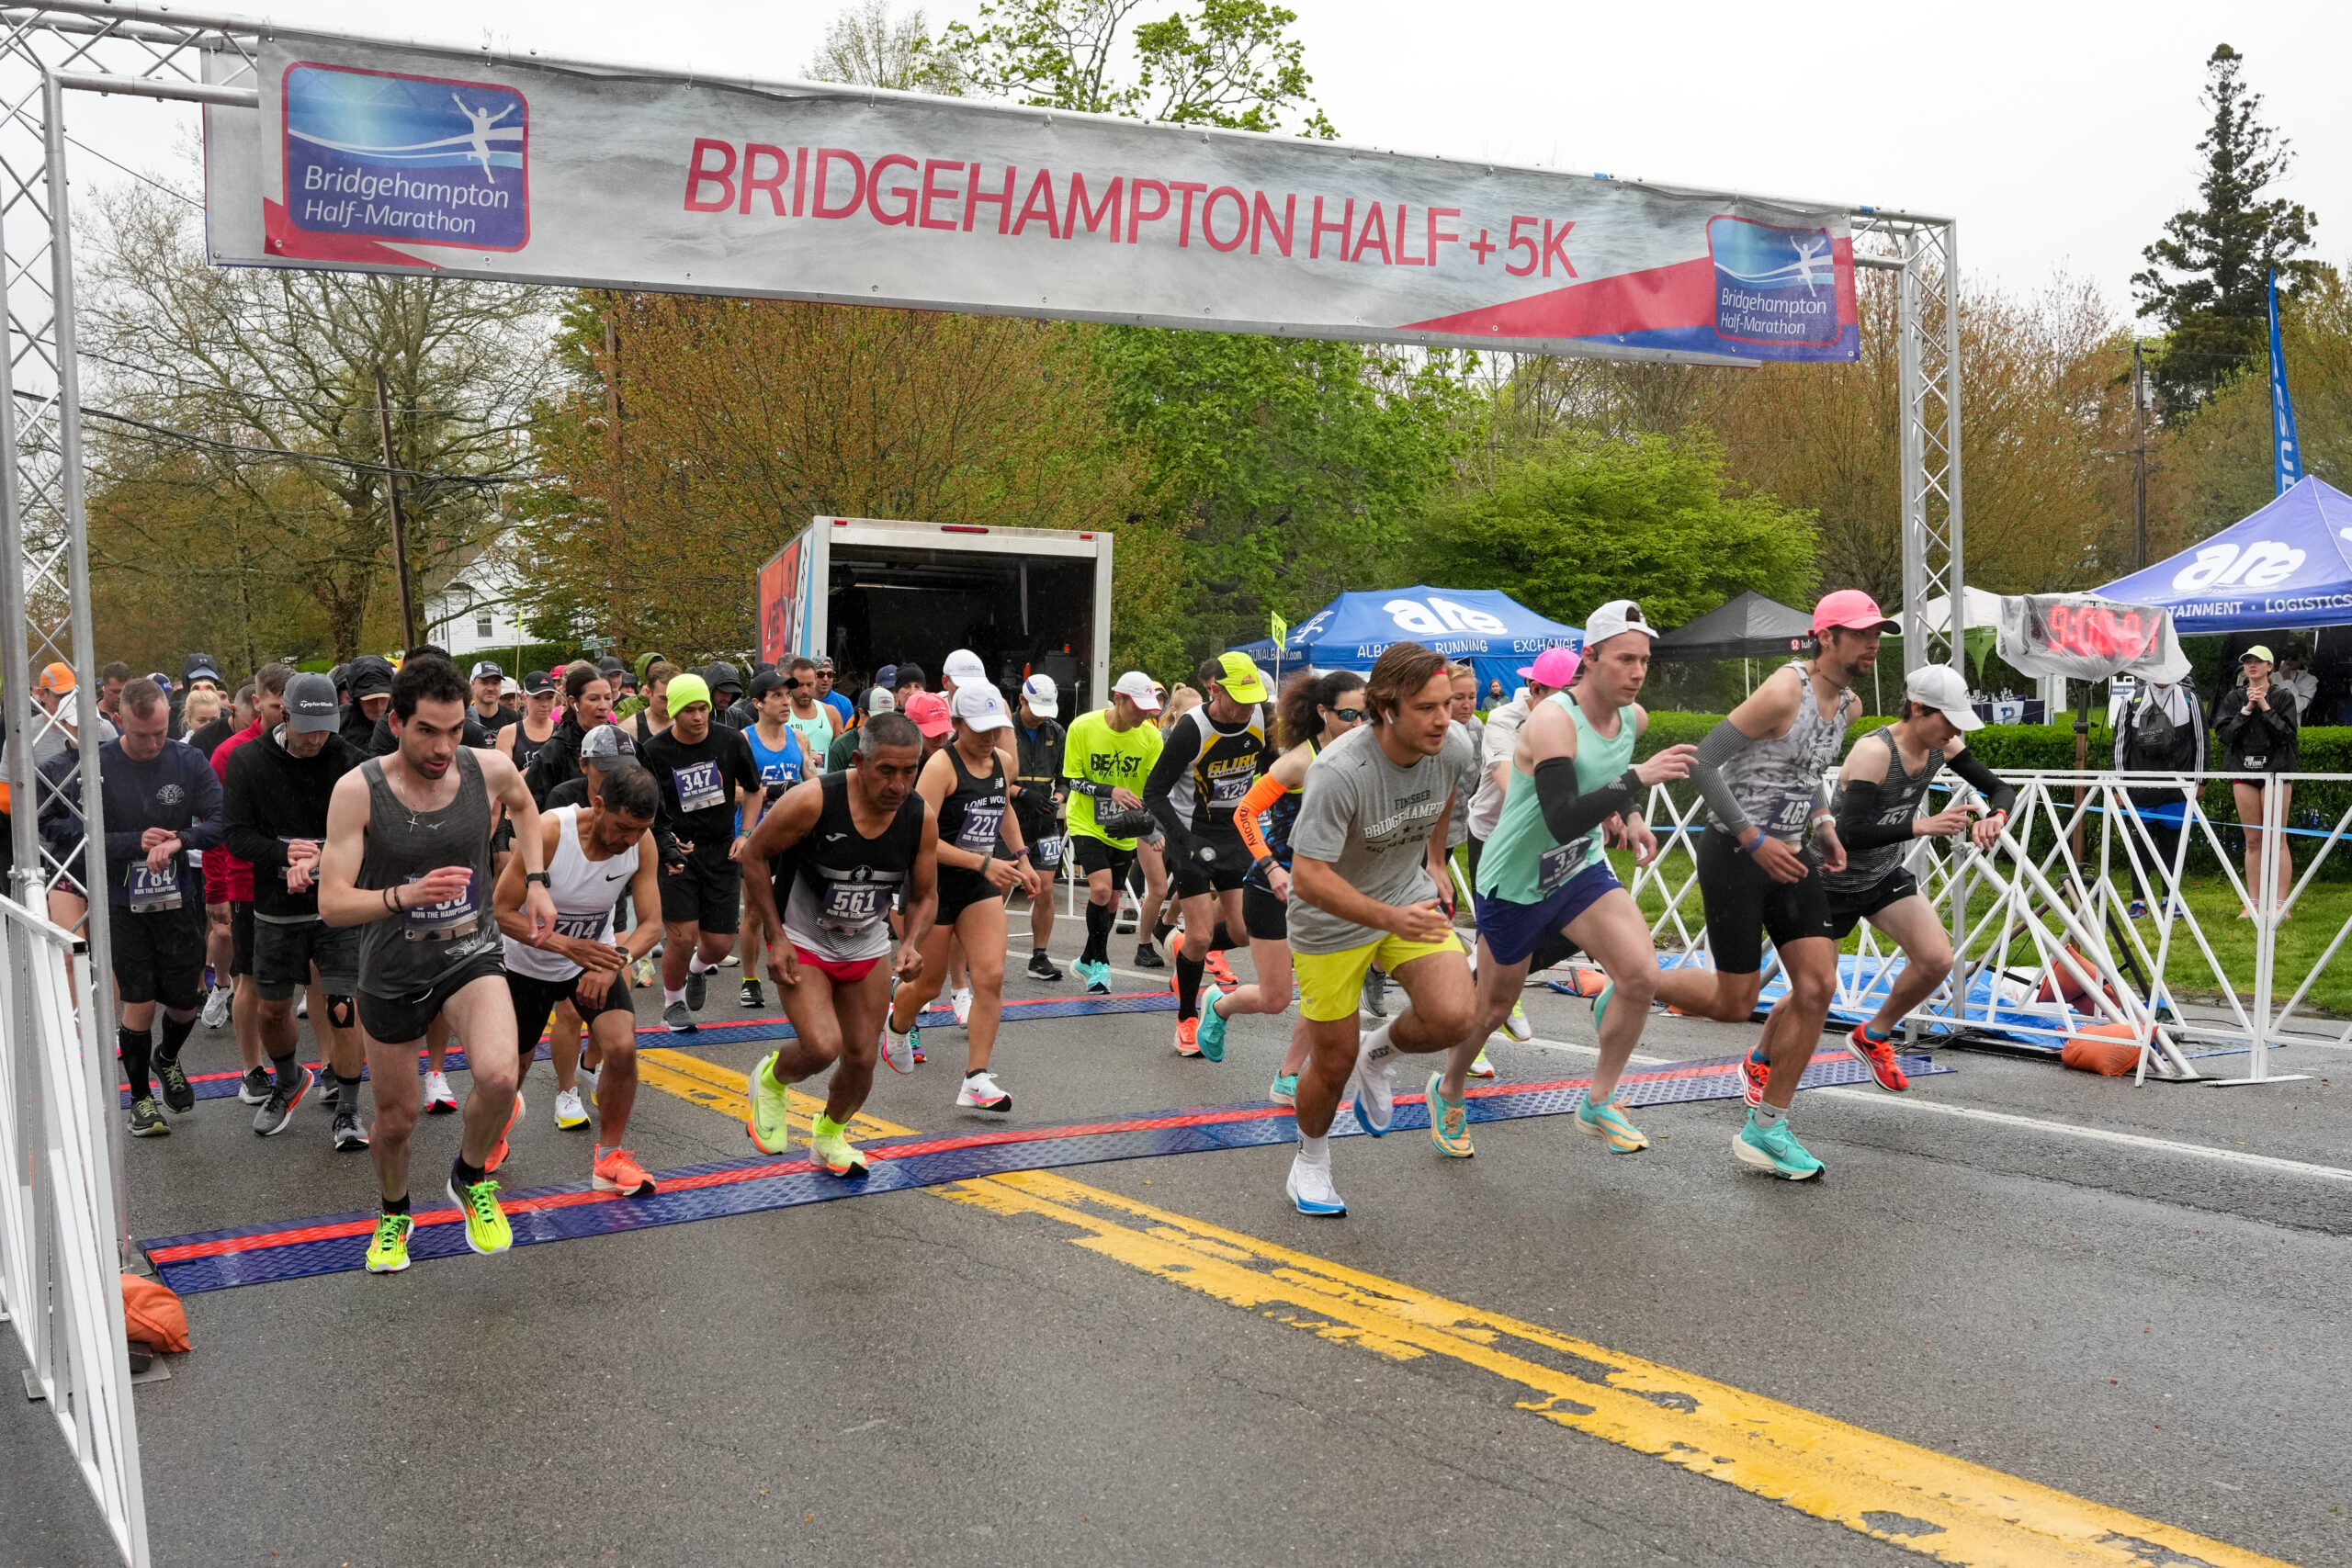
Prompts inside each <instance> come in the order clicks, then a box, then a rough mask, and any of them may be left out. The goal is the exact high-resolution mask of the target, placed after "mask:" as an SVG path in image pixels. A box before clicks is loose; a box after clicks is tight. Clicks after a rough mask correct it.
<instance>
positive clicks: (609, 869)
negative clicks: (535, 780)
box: [503, 806, 638, 980]
mask: <svg viewBox="0 0 2352 1568" xmlns="http://www.w3.org/2000/svg"><path fill="white" fill-rule="evenodd" d="M581 809H582V808H581V807H577V806H560V807H556V808H555V809H554V810H553V811H550V812H548V816H549V817H551V818H554V819H555V821H556V823H557V829H556V842H555V854H554V856H553V857H552V858H551V859H549V860H548V897H549V898H552V899H553V900H555V934H556V935H558V936H568V937H571V938H574V939H576V940H578V941H581V942H603V943H607V944H609V943H610V942H612V940H613V906H614V905H615V904H616V903H617V902H618V901H619V899H620V896H621V895H622V894H623V893H624V892H626V891H628V886H629V879H630V878H631V877H633V876H635V875H636V874H637V852H638V846H637V845H636V844H631V845H629V847H628V849H626V850H624V851H622V852H620V853H619V854H616V855H614V856H611V857H610V858H609V859H605V860H590V859H589V858H588V852H587V851H586V850H584V849H582V847H581V843H580V813H581ZM503 940H504V941H505V943H506V967H507V968H508V969H510V970H512V971H513V972H514V973H515V974H517V975H529V976H534V977H536V978H537V979H541V980H569V979H571V978H573V977H574V976H577V975H579V973H580V965H579V964H574V963H573V962H572V961H571V959H569V958H566V957H564V956H563V955H562V954H561V953H551V952H549V951H548V950H547V949H546V948H543V947H533V946H532V945H531V944H530V943H528V942H516V941H515V939H514V938H513V937H511V936H510V937H506V938H504V939H503Z"/></svg>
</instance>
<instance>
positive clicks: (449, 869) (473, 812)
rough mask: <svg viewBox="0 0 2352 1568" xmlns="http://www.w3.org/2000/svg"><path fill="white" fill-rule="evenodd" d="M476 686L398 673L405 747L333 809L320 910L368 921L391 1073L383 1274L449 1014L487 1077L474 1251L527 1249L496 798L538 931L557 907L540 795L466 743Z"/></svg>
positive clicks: (351, 921)
mask: <svg viewBox="0 0 2352 1568" xmlns="http://www.w3.org/2000/svg"><path fill="white" fill-rule="evenodd" d="M468 695H469V694H468V692H467V688H466V682H465V680H464V678H463V677H462V676H460V675H459V674H458V671H457V667H456V666H455V665H453V664H451V663H450V662H449V661H448V660H446V659H439V658H435V657H432V656H430V655H426V656H424V657H418V658H412V659H411V660H409V661H408V662H407V663H406V664H404V665H402V666H401V671H400V673H399V674H398V675H396V676H395V677H394V678H393V680H392V706H391V716H390V727H391V731H392V736H393V739H394V740H395V741H396V742H397V743H398V745H397V749H396V750H394V751H393V752H392V754H391V755H390V756H388V757H381V758H377V759H374V760H372V761H368V763H366V764H365V765H363V766H361V767H358V768H355V769H353V770H352V771H351V772H350V773H345V775H344V776H343V778H342V779H341V780H340V781H338V782H337V783H336V784H335V788H334V797H333V799H332V800H331V801H330V802H329V804H328V807H327V842H326V848H325V849H324V850H323V851H322V852H321V854H320V857H319V915H320V917H321V918H322V919H324V920H325V921H326V923H327V924H329V925H331V926H358V927H361V928H362V933H361V937H360V951H359V1023H360V1028H361V1032H362V1033H363V1034H364V1035H365V1037H366V1040H367V1045H368V1077H369V1078H370V1079H371V1080H372V1081H373V1083H374V1085H375V1093H376V1126H375V1131H374V1134H373V1136H372V1139H371V1143H370V1149H371V1152H372V1153H373V1154H374V1156H375V1159H376V1179H377V1184H378V1186H379V1189H380V1192H381V1198H382V1203H383V1208H382V1212H381V1213H380V1214H379V1217H378V1220H377V1224H376V1235H375V1238H374V1240H373V1241H372V1242H370V1243H369V1245H368V1257H367V1264H368V1271H369V1272H371V1273H378V1274H392V1273H398V1272H399V1271H400V1270H401V1269H405V1268H407V1267H408V1235H409V1230H410V1227H411V1225H412V1224H413V1217H412V1216H411V1214H410V1213H409V1192H408V1156H409V1137H410V1134H411V1133H412V1132H413V1130H414V1128H415V1125H416V1114H417V1103H418V1099H419V1096H418V1092H417V1087H418V1086H417V1066H416V1056H417V1045H418V1043H419V1042H420V1041H422V1040H423V1039H424V1034H425V1031H426V1030H427V1029H429V1028H430V1027H431V1026H432V1023H433V1021H434V1020H435V1019H436V1018H440V1017H443V1016H445V1015H446V1016H447V1018H448V1020H449V1021H450V1022H451V1023H452V1024H453V1025H454V1026H455V1028H456V1031H457V1033H458V1038H459V1039H461V1040H463V1041H464V1042H465V1045H466V1059H467V1067H468V1071H469V1073H470V1074H471V1076H472V1078H473V1089H472V1092H471V1093H470V1094H469V1095H468V1096H467V1099H466V1108H465V1130H464V1135H463V1138H462V1139H461V1141H460V1143H459V1145H458V1158H457V1161H456V1163H455V1164H453V1165H452V1166H451V1167H450V1171H449V1180H448V1185H447V1192H448V1195H449V1201H451V1202H452V1203H454V1204H456V1205H457V1207H458V1212H459V1213H460V1215H461V1217H462V1218H463V1219H464V1221H465V1229H466V1245H467V1246H468V1247H471V1248H472V1249H473V1250H474V1251H476V1252H480V1253H485V1254H487V1253H492V1252H503V1251H505V1250H506V1248H507V1247H511V1246H512V1245H514V1239H515V1237H514V1232H513V1231H512V1230H511V1229H510V1228H509V1227H508V1225H507V1223H506V1216H505V1214H504V1213H503V1211H501V1209H500V1208H499V1206H498V1183H497V1182H496V1181H495V1180H493V1179H492V1178H491V1176H490V1172H492V1171H493V1170H495V1169H497V1168H498V1167H499V1166H500V1164H501V1163H503V1160H504V1158H505V1155H506V1130H507V1129H508V1128H510V1127H511V1126H513V1125H514V1123H515V1120H516V1119H517V1118H519V1117H520V1116H521V1114H522V1111H523V1102H522V1098H521V1096H520V1095H518V1094H517V1093H516V1092H515V1090H516V1085H517V1081H518V1080H517V1072H516V1066H515V1010H514V1004H513V1002H512V1001H511V1000H510V998H509V997H508V993H507V989H506V972H505V968H504V965H503V962H502V959H501V947H500V942H499V931H498V925H497V923H496V921H495V920H494V919H492V913H491V890H492V884H491V878H490V828H491V816H492V811H491V807H492V803H493V802H494V803H496V804H497V805H500V806H503V807H505V808H506V811H507V812H508V814H509V815H510V816H511V817H512V818H514V822H515V854H516V855H517V856H518V857H519V858H520V859H521V861H522V863H523V870H524V873H525V878H526V894H525V897H524V899H523V906H522V909H521V911H520V913H521V915H522V916H523V917H524V921H525V924H526V927H527V932H528V940H530V941H532V942H538V941H539V940H541V939H543V938H545V937H546V936H547V935H548V934H549V933H551V932H552V931H554V929H555V905H554V902H553V901H552V900H551V899H550V898H549V897H548V889H547V880H548V878H547V870H546V863H545V859H544V856H543V852H542V848H541V834H540V830H539V812H538V807H537V806H536V805H535V804H534V803H533V802H532V799H531V792H530V791H529V790H528V789H527V788H526V787H525V786H524V784H523V775H522V774H521V773H517V772H516V771H515V764H514V762H513V761H512V760H510V759H509V758H507V757H506V756H505V755H504V754H503V753H501V752H497V751H487V750H468V749H466V748H465V747H464V746H463V745H462V744H461V742H462V740H463V739H464V736H465V717H466V704H467V699H468Z"/></svg>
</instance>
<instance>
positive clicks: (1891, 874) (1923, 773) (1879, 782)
mask: <svg viewBox="0 0 2352 1568" xmlns="http://www.w3.org/2000/svg"><path fill="white" fill-rule="evenodd" d="M1984 724H1985V721H1984V720H1983V719H1981V718H1979V717H1977V716H1976V710H1975V709H1974V708H1973V706H1971V705H1970V704H1969V701H1968V682H1965V681H1962V679H1961V678H1960V671H1957V670H1954V669H1953V668H1952V667H1951V665H1949V664H1923V665H1921V666H1920V667H1919V668H1918V669H1917V670H1914V671H1911V674H1910V676H1909V678H1908V679H1907V680H1905V682H1904V690H1903V716H1902V717H1901V718H1899V719H1896V720H1895V721H1894V723H1893V724H1891V725H1889V726H1887V727H1886V728H1884V729H1881V730H1878V731H1875V732H1874V733H1872V734H1869V735H1865V736H1863V737H1862V738H1861V739H1860V740H1857V741H1856V742H1854V753H1853V755H1852V756H1850V757H1849V758H1847V759H1846V766H1845V769H1844V771H1842V772H1841V773H1839V774H1838V793H1837V808H1838V839H1839V840H1840V841H1842V842H1843V843H1844V844H1845V846H1846V869H1845V870H1843V871H1841V872H1838V873H1835V874H1824V876H1823V878H1822V881H1823V883H1824V885H1825V886H1826V888H1827V890H1828V894H1829V934H1830V937H1831V938H1832V939H1833V940H1835V941H1838V942H1843V941H1844V940H1845V939H1846V933H1847V932H1849V931H1852V930H1853V929H1854V927H1855V925H1856V924H1857V923H1859V922H1860V921H1862V920H1868V921H1870V923H1871V925H1873V926H1875V927H1877V928H1878V929H1879V930H1880V931H1884V932H1885V933H1886V934H1887V935H1888V936H1891V937H1893V938H1894V940H1895V942H1897V943H1898V944H1900V946H1901V947H1902V949H1903V968H1902V971H1901V972H1900V973H1899V974H1897V975H1896V976H1894V981H1893V983H1892V984H1891V985H1889V986H1888V987H1887V993H1886V999H1885V1001H1884V1002H1883V1003H1882V1004H1881V1005H1880V1007H1879V1010H1878V1012H1877V1013H1876V1014H1875V1015H1874V1016H1872V1017H1871V1019H1869V1020H1868V1021H1865V1022H1862V1023H1860V1024H1858V1025H1856V1026H1855V1028H1854V1029H1853V1031H1852V1032H1850V1033H1849V1034H1848V1035H1847V1036H1846V1049H1847V1051H1848V1052H1849V1053H1850V1054H1851V1055H1853V1057H1854V1059H1855V1060H1857V1061H1859V1062H1860V1063H1861V1064H1862V1066H1866V1067H1868V1068H1869V1069H1870V1070H1871V1080H1872V1081H1873V1082H1875V1083H1876V1084H1877V1085H1878V1087H1879V1088H1881V1089H1885V1090H1886V1091H1887V1092H1888V1093H1890V1094H1900V1093H1902V1092H1903V1091H1904V1090H1905V1089H1909V1088H1910V1087H1911V1079H1910V1077H1908V1076H1907V1075H1906V1074H1905V1072H1904V1071H1903V1068H1902V1066H1901V1065H1900V1064H1898V1063H1897V1062H1896V1061H1895V1059H1894V1043H1893V1042H1894V1031H1895V1029H1896V1027H1897V1026H1898V1025H1899V1024H1901V1023H1902V1021H1903V1020H1904V1018H1905V1016H1907V1015H1908V1014H1909V1013H1910V1011H1911V1010H1912V1009H1914V1008H1916V1007H1917V1006H1918V1005H1919V1004H1920V1003H1922V1002H1924V1001H1926V1000H1927V999H1928V998H1929V997H1931V996H1933V995H1934V994H1935V991H1936V987H1938V986H1940V985H1942V984H1943V983H1944V976H1947V975H1950V974H1951V937H1950V936H1949V935H1948V934H1946V932H1945V931H1944V926H1943V921H1942V920H1941V919H1938V918H1937V915H1936V910H1935V906H1934V905H1932V904H1930V903H1928V900H1927V898H1926V897H1925V896H1924V895H1922V894H1921V893H1920V891H1919V880H1918V878H1917V876H1915V875H1913V874H1912V872H1911V869H1910V868H1909V867H1908V866H1906V865H1905V864H1904V861H1905V857H1906V856H1907V855H1908V854H1909V853H1910V848H1911V845H1912V843H1913V841H1914V840H1919V839H1928V838H1947V839H1948V838H1954V837H1957V836H1958V835H1960V834H1962V833H1966V834H1969V835H1970V836H1971V837H1972V838H1973V839H1974V840H1975V841H1976V843H1977V845H1978V846H1979V847H1980V848H1987V849H1989V848H1990V847H1991V846H1992V845H1993V843H1994V842H1995V841H1996V840H1998V839H1999V838H2000V836H2001V828H2002V825H2003V824H2004V823H2006V822H2007V820H2008V818H2009V807H2010V806H2011V805H2012V804H2013V803H2015V801H2016V799H2017V791H2016V790H2014V789H2012V788H2010V787H2009V786H2008V785H2007V784H2003V783H2002V782H2001V781H2000V780H1999V779H1998V778H1996V777H1995V776H1994V774H1993V773H1992V771H1991V770H1990V769H1988V768H1986V767H1985V764H1984V763H1982V762H1980V761H1977V760H1976V758H1975V756H1974V755H1973V753H1971V752H1969V751H1968V750H1965V747H1966V745H1967V741H1966V739H1965V738H1966V736H1967V734H1968V732H1969V731H1970V730H1972V729H1981V728H1984ZM1946 767H1950V768H1951V771H1952V773H1954V774H1955V775H1957V776H1958V777H1959V779H1960V780H1961V782H1962V783H1963V784H1967V785H1969V786H1970V787H1971V788H1973V790H1975V791H1976V793H1977V795H1979V796H1981V797H1982V799H1983V801H1984V803H1985V807H1989V812H1990V814H1989V815H1987V816H1985V817H1983V818H1973V816H1972V813H1971V812H1970V810H1969V808H1968V807H1964V806H1962V805H1961V804H1960V802H1959V801H1958V800H1957V798H1955V799H1954V800H1953V802H1952V804H1951V805H1950V806H1947V807H1944V809H1943V810H1941V811H1939V812H1936V813H1934V814H1932V815H1925V816H1923V815H1922V814H1921V812H1922V809H1923V808H1924V807H1925V806H1926V804H1927V800H1928V785H1930V784H1933V783H1935V780H1936V775H1937V774H1938V773H1940V772H1942V771H1943V770H1944V769H1945V768H1946ZM1972 823H1973V826H1972Z"/></svg>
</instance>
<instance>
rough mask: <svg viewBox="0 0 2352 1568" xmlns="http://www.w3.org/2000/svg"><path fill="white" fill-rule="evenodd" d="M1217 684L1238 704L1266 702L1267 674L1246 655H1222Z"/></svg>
mask: <svg viewBox="0 0 2352 1568" xmlns="http://www.w3.org/2000/svg"><path fill="white" fill-rule="evenodd" d="M1216 668H1217V677H1216V678H1217V683H1218V684H1219V685H1221V686H1223V687H1224V688H1225V694H1226V695H1227V696H1228V697H1231V698H1232V699H1233V700H1234V701H1235V702H1237V703H1262V702H1264V701H1265V700H1266V676H1265V672H1264V671H1261V670H1260V669H1259V668H1258V664H1257V661H1256V660H1253V659H1251V658H1250V656H1249V655H1248V654H1246V653H1240V652H1235V653H1227V654H1225V655H1222V656H1221V657H1219V658H1218V660H1217V661H1216Z"/></svg>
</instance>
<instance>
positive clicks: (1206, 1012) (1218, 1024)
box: [1193, 986, 1226, 1062]
mask: <svg viewBox="0 0 2352 1568" xmlns="http://www.w3.org/2000/svg"><path fill="white" fill-rule="evenodd" d="M1224 995H1225V993H1224V991H1222V990H1220V989H1218V988H1217V987H1215V986H1211V987H1208V988H1207V989H1206V990H1204V991H1203V992H1202V993H1201V1027H1200V1030H1199V1032H1197V1033H1195V1034H1194V1035H1193V1044H1195V1045H1197V1046H1199V1047H1200V1048H1201V1055H1203V1056H1204V1057H1206V1058H1207V1059H1208V1060H1210V1061H1212V1062H1222V1061H1224V1060H1225V1023H1226V1021H1225V1020H1224V1019H1222V1018H1220V1017H1218V1016H1217V1010H1216V1003H1217V998H1219V997H1222V996H1224Z"/></svg>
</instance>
